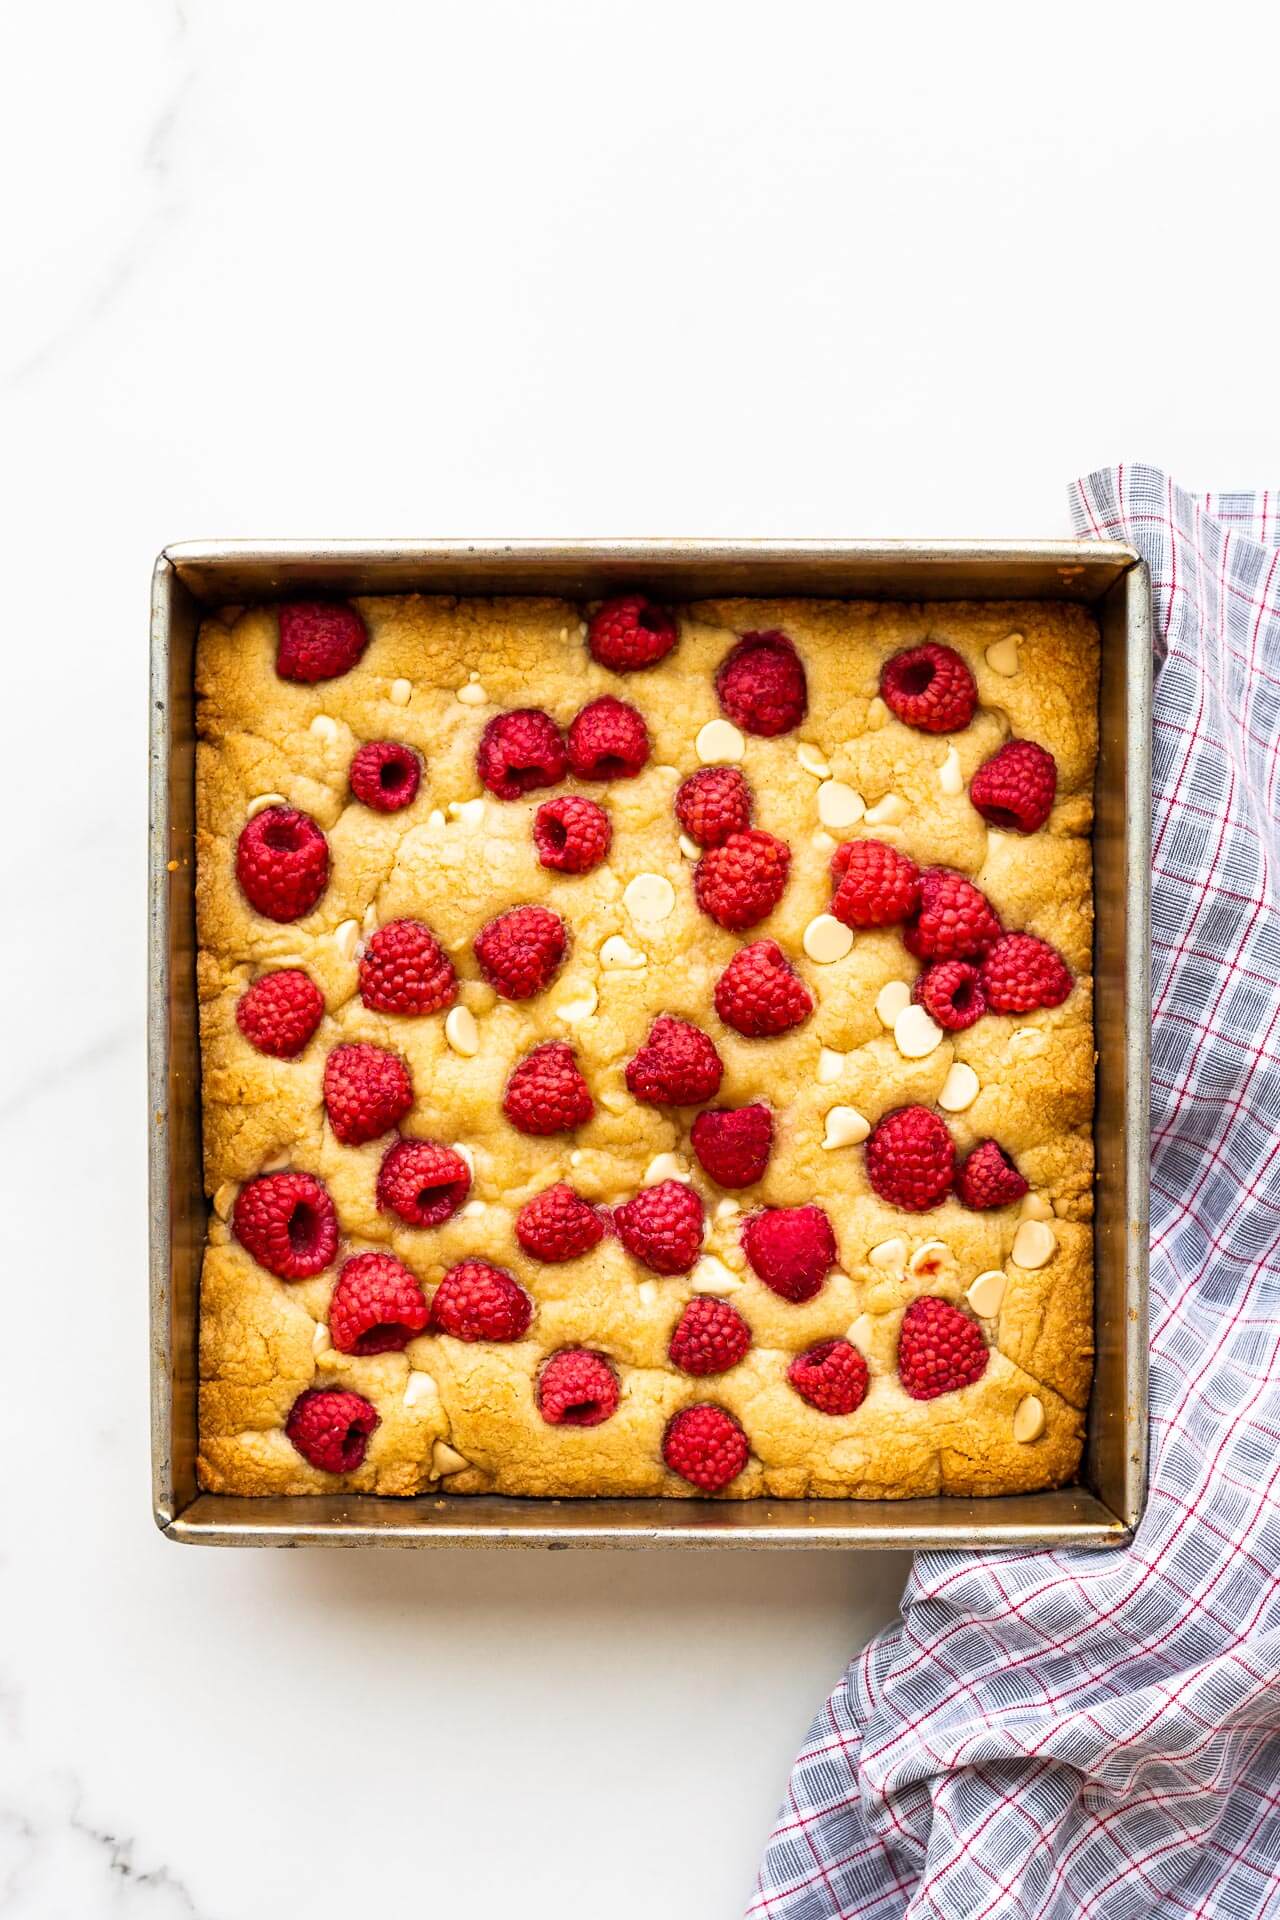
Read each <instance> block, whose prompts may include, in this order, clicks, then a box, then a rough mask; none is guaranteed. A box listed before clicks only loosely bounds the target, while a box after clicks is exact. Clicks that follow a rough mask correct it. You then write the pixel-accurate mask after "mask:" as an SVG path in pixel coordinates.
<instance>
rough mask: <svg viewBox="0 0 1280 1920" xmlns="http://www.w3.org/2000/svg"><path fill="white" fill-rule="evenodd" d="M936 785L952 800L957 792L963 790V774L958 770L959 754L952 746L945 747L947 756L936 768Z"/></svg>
mask: <svg viewBox="0 0 1280 1920" xmlns="http://www.w3.org/2000/svg"><path fill="white" fill-rule="evenodd" d="M938 785H939V786H940V787H941V788H942V791H943V792H944V793H945V794H946V795H947V797H948V798H949V799H952V800H954V799H955V797H956V795H957V794H958V793H963V792H964V775H963V774H962V773H961V771H960V755H959V754H958V753H957V752H956V750H955V748H954V747H948V748H947V757H946V759H945V760H944V761H943V763H942V765H941V766H940V767H939V768H938Z"/></svg>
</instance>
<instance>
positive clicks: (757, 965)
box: [715, 940, 813, 1040]
mask: <svg viewBox="0 0 1280 1920" xmlns="http://www.w3.org/2000/svg"><path fill="white" fill-rule="evenodd" d="M715 1002H716V1012H717V1013H718V1014H719V1015H720V1018H721V1019H722V1020H723V1021H724V1023H725V1025H726V1027H732V1028H733V1029H734V1031H735V1033H741V1034H745V1035H746V1037H747V1038H748V1039H749V1040H759V1039H763V1038H766V1037H768V1036H770V1035H772V1034H777V1033H786V1032H787V1031H788V1029H789V1028H791V1027H798V1026H799V1025H800V1024H801V1022H802V1021H804V1020H807V1019H808V1018H809V1015H810V1014H811V1013H812V1012H813V995H812V994H811V993H810V991H809V989H808V987H806V985H805V984H804V981H803V980H802V979H801V978H800V976H799V974H798V973H797V972H796V971H795V969H794V967H792V965H791V963H790V961H789V960H788V959H787V957H786V955H785V954H784V953H783V951H782V948H781V947H780V946H779V945H778V943H777V941H776V940H755V941H753V942H752V944H751V945H750V946H749V947H742V948H740V949H739V951H738V952H737V953H735V954H734V956H733V958H732V960H731V961H730V962H729V964H728V966H727V967H726V968H725V970H724V972H723V973H722V974H721V975H720V978H719V979H718V980H717V982H716V992H715Z"/></svg>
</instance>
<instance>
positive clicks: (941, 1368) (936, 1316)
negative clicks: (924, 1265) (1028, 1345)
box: [898, 1293, 988, 1400]
mask: <svg viewBox="0 0 1280 1920" xmlns="http://www.w3.org/2000/svg"><path fill="white" fill-rule="evenodd" d="M987 1358H988V1355H987V1345H986V1342H985V1340H984V1339H983V1337H982V1329H981V1327H979V1325H978V1323H977V1321H976V1320H972V1319H970V1317H969V1315H968V1314H967V1313H961V1311H960V1309H959V1307H953V1306H952V1305H951V1303H950V1301H949V1300H939V1299H938V1298H937V1296H936V1295H935V1294H932V1293H926V1294H922V1295H921V1296H920V1298H919V1299H918V1300H913V1301H912V1302H911V1305H910V1306H909V1307H908V1308H907V1310H906V1312H905V1313H904V1314H903V1316H902V1326H901V1329H900V1330H899V1333H898V1380H899V1382H900V1383H901V1386H902V1390H903V1392H904V1393H908V1394H910V1396H911V1398H912V1399H913V1400H936V1399H937V1397H938V1395H939V1394H940V1393H954V1392H955V1391H956V1389H957V1388H958V1387H971V1386H972V1385H973V1383H974V1381H975V1380H980V1379H981V1378H982V1376H983V1374H984V1373H985V1372H986V1370H987Z"/></svg>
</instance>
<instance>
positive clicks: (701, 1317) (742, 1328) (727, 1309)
mask: <svg viewBox="0 0 1280 1920" xmlns="http://www.w3.org/2000/svg"><path fill="white" fill-rule="evenodd" d="M750 1345H751V1329H750V1327H749V1326H748V1325H747V1323H746V1321H745V1320H744V1319H743V1317H742V1315H741V1314H740V1313H739V1312H738V1309H737V1308H736V1307H731V1306H730V1305H729V1302H728V1301H727V1300H713V1299H712V1298H711V1297H710V1295H708V1294H705V1293H698V1294H695V1295H694V1297H693V1299H692V1300H690V1301H689V1303H688V1305H687V1306H686V1307H685V1309H684V1312H683V1313H682V1314H681V1315H680V1318H679V1319H678V1320H677V1321H676V1324H675V1330H674V1332H673V1333H672V1335H671V1344H670V1346H669V1347H668V1348H667V1352H668V1354H669V1356H670V1359H671V1364H672V1366H673V1367H679V1369H680V1371H681V1372H682V1373H692V1374H696V1375H697V1376H698V1377H699V1378H701V1377H702V1376H703V1375H705V1374H708V1373H728V1371H729V1369H730V1367H736V1366H737V1364H738V1362H739V1360H741V1358H742V1356H743V1354H744V1353H745V1352H746V1351H747V1349H748V1347H749V1346H750Z"/></svg>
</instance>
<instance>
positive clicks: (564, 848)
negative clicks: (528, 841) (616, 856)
mask: <svg viewBox="0 0 1280 1920" xmlns="http://www.w3.org/2000/svg"><path fill="white" fill-rule="evenodd" d="M612 839H613V828H612V826H611V825H610V823H609V816H608V814H607V813H606V812H605V810H604V808H603V807H598V806H597V805H596V803H595V801H594V800H587V799H585V798H584V797H583V795H582V794H580V793H566V794H563V795H562V796H561V797H560V799H558V800H544V801H543V803H542V805H541V806H540V807H539V808H538V811H537V812H536V813H535V814H534V816H533V844H534V846H535V847H536V848H537V849H538V858H539V860H540V861H541V862H542V864H543V866H544V867H550V869H551V871H552V872H553V873H590V871H591V869H592V867H598V866H599V865H600V862H601V861H602V860H603V859H604V857H605V855H606V853H608V851H609V843H610V841H611V840H612Z"/></svg>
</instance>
